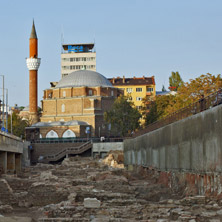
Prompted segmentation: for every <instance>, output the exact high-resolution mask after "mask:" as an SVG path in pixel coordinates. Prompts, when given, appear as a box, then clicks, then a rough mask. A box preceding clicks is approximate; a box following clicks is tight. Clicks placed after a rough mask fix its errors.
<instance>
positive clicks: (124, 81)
mask: <svg viewBox="0 0 222 222" xmlns="http://www.w3.org/2000/svg"><path fill="white" fill-rule="evenodd" d="M108 80H109V81H110V82H111V83H112V85H114V86H124V85H155V79H154V76H152V77H145V76H143V77H139V78H137V77H133V78H125V76H123V78H121V77H117V78H114V77H113V78H112V79H108Z"/></svg>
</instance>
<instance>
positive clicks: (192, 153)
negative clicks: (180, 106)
mask: <svg viewBox="0 0 222 222" xmlns="http://www.w3.org/2000/svg"><path fill="white" fill-rule="evenodd" d="M124 164H125V165H126V166H128V167H129V168H132V167H133V166H144V167H148V168H150V167H151V168H154V169H157V170H160V171H162V172H187V173H194V174H196V175H198V174H201V175H202V176H204V175H206V174H209V173H215V174H221V172H222V105H220V106H217V107H214V108H212V109H209V110H207V111H204V112H201V113H199V114H196V115H193V116H190V117H188V118H186V119H183V120H181V121H178V122H175V123H172V124H170V125H168V126H165V127H163V128H160V129H157V130H155V131H153V132H150V133H147V134H145V135H142V136H139V137H137V138H134V139H128V140H125V141H124ZM216 177H217V176H215V178H216ZM218 178H219V177H218Z"/></svg>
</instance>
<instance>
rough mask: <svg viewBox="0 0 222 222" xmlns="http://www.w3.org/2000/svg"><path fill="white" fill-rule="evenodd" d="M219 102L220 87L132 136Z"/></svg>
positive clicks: (221, 90) (185, 116)
mask: <svg viewBox="0 0 222 222" xmlns="http://www.w3.org/2000/svg"><path fill="white" fill-rule="evenodd" d="M220 104H222V89H220V90H218V91H217V92H215V93H212V94H210V95H209V96H207V97H203V98H201V99H200V100H198V101H196V102H194V103H192V104H190V105H189V106H186V107H184V108H182V109H179V110H177V111H176V112H173V113H171V114H169V115H167V116H166V117H164V118H162V119H160V120H158V121H156V122H154V123H152V124H150V125H148V126H147V127H145V128H144V129H141V130H138V131H137V132H135V133H134V135H133V137H137V136H141V135H143V134H145V133H148V132H151V131H153V130H156V129H158V128H161V127H163V126H166V125H168V124H170V123H173V122H176V121H178V120H181V119H184V118H187V117H189V116H192V115H195V114H197V113H200V112H202V111H204V110H207V109H210V108H212V107H215V106H217V105H220Z"/></svg>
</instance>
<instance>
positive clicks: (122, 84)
mask: <svg viewBox="0 0 222 222" xmlns="http://www.w3.org/2000/svg"><path fill="white" fill-rule="evenodd" d="M109 81H110V82H111V83H112V85H113V86H114V87H117V88H120V89H122V90H124V95H125V96H127V97H128V99H129V100H130V101H132V102H133V103H134V104H135V106H136V107H137V109H138V110H140V109H141V108H142V99H143V98H144V97H147V96H151V97H155V96H156V84H155V79H154V76H152V77H145V76H143V77H139V78H137V77H133V78H125V76H123V78H121V77H117V78H112V79H109Z"/></svg>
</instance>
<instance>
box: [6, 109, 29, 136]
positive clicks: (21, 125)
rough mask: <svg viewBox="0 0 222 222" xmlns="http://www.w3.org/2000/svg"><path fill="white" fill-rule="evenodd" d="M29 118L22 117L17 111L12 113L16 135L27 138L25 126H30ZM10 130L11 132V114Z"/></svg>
mask: <svg viewBox="0 0 222 222" xmlns="http://www.w3.org/2000/svg"><path fill="white" fill-rule="evenodd" d="M28 126H29V123H28V121H27V120H23V119H21V118H20V117H19V116H18V114H17V113H12V133H13V134H14V135H15V136H18V137H21V138H23V139H24V138H25V127H28ZM8 131H9V133H11V116H9V117H8Z"/></svg>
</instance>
